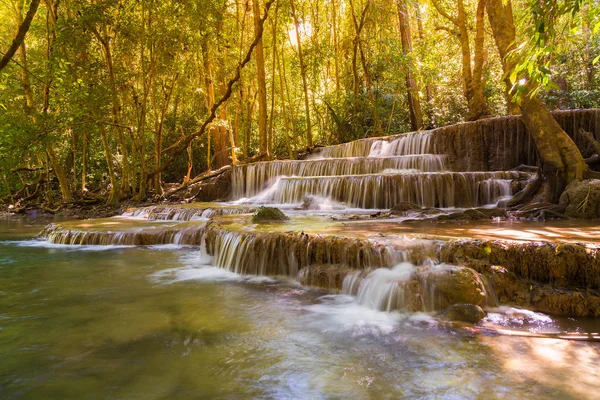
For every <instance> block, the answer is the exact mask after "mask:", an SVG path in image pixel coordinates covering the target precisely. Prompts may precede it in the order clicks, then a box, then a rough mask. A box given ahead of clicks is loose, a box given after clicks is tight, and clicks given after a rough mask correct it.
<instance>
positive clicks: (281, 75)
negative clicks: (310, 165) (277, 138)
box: [275, 51, 295, 160]
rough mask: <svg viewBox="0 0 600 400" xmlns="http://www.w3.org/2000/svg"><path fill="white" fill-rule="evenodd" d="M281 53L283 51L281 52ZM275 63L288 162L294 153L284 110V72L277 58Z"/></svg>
mask: <svg viewBox="0 0 600 400" xmlns="http://www.w3.org/2000/svg"><path fill="white" fill-rule="evenodd" d="M282 53H283V51H282ZM281 58H282V59H283V54H282V55H281ZM275 61H276V63H277V69H278V70H279V97H280V99H281V115H282V117H283V124H284V127H285V129H284V131H283V136H284V140H285V145H286V147H287V151H288V157H289V159H290V160H293V159H294V158H295V157H294V153H293V151H292V144H291V141H290V125H289V121H288V116H287V112H286V109H285V107H286V106H285V93H284V92H285V82H284V74H285V73H284V72H283V69H282V68H281V63H280V60H279V57H277V59H276V60H275Z"/></svg>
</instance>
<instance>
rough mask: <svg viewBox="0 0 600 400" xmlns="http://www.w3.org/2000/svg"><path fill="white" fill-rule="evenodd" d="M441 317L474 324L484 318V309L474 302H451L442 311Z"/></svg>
mask: <svg viewBox="0 0 600 400" xmlns="http://www.w3.org/2000/svg"><path fill="white" fill-rule="evenodd" d="M442 317H444V318H445V319H447V320H450V321H461V322H471V323H473V324H476V323H477V322H479V321H481V320H482V319H483V318H485V311H483V309H482V308H481V307H479V306H477V305H475V304H453V305H451V306H450V307H448V308H447V309H446V311H444V312H443V314H442Z"/></svg>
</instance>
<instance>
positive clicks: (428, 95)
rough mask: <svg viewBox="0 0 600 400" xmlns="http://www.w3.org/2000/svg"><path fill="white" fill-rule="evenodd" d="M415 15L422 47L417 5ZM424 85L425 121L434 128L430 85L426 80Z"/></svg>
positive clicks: (421, 27) (421, 22)
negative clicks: (425, 101)
mask: <svg viewBox="0 0 600 400" xmlns="http://www.w3.org/2000/svg"><path fill="white" fill-rule="evenodd" d="M415 14H416V17H417V30H418V32H419V41H420V42H421V45H423V42H424V40H425V38H424V35H423V21H422V20H421V10H420V9H419V5H418V4H417V5H416V6H415ZM426 82H427V83H426V84H425V98H426V100H427V107H426V110H425V111H426V113H427V119H428V120H429V121H428V124H429V126H430V127H433V126H435V114H434V113H433V89H432V88H431V83H430V82H429V81H428V80H426Z"/></svg>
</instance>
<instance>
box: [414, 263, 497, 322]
mask: <svg viewBox="0 0 600 400" xmlns="http://www.w3.org/2000/svg"><path fill="white" fill-rule="evenodd" d="M412 280H413V282H412V284H411V285H412V287H411V292H412V293H413V296H415V299H414V300H413V301H411V303H412V305H411V308H413V309H414V310H415V311H435V310H444V309H446V308H447V307H448V306H451V305H453V304H465V303H468V304H474V305H478V306H480V305H483V304H484V303H485V302H486V299H487V294H486V290H485V287H484V285H483V281H482V280H481V278H480V277H479V274H478V273H477V272H476V271H475V270H473V269H471V268H467V267H462V266H457V265H450V264H439V265H433V266H430V267H422V268H419V269H418V270H417V272H416V273H415V275H414V277H413V278H412ZM419 302H421V303H422V306H420V305H419Z"/></svg>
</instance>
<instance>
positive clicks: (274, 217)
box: [252, 206, 290, 224]
mask: <svg viewBox="0 0 600 400" xmlns="http://www.w3.org/2000/svg"><path fill="white" fill-rule="evenodd" d="M289 219H290V218H289V217H288V216H287V215H285V214H284V213H283V212H282V211H281V210H280V209H279V208H275V207H264V206H261V207H258V209H257V210H256V211H255V212H254V214H252V222H254V223H255V224H260V223H263V222H274V221H287V220H289Z"/></svg>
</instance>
